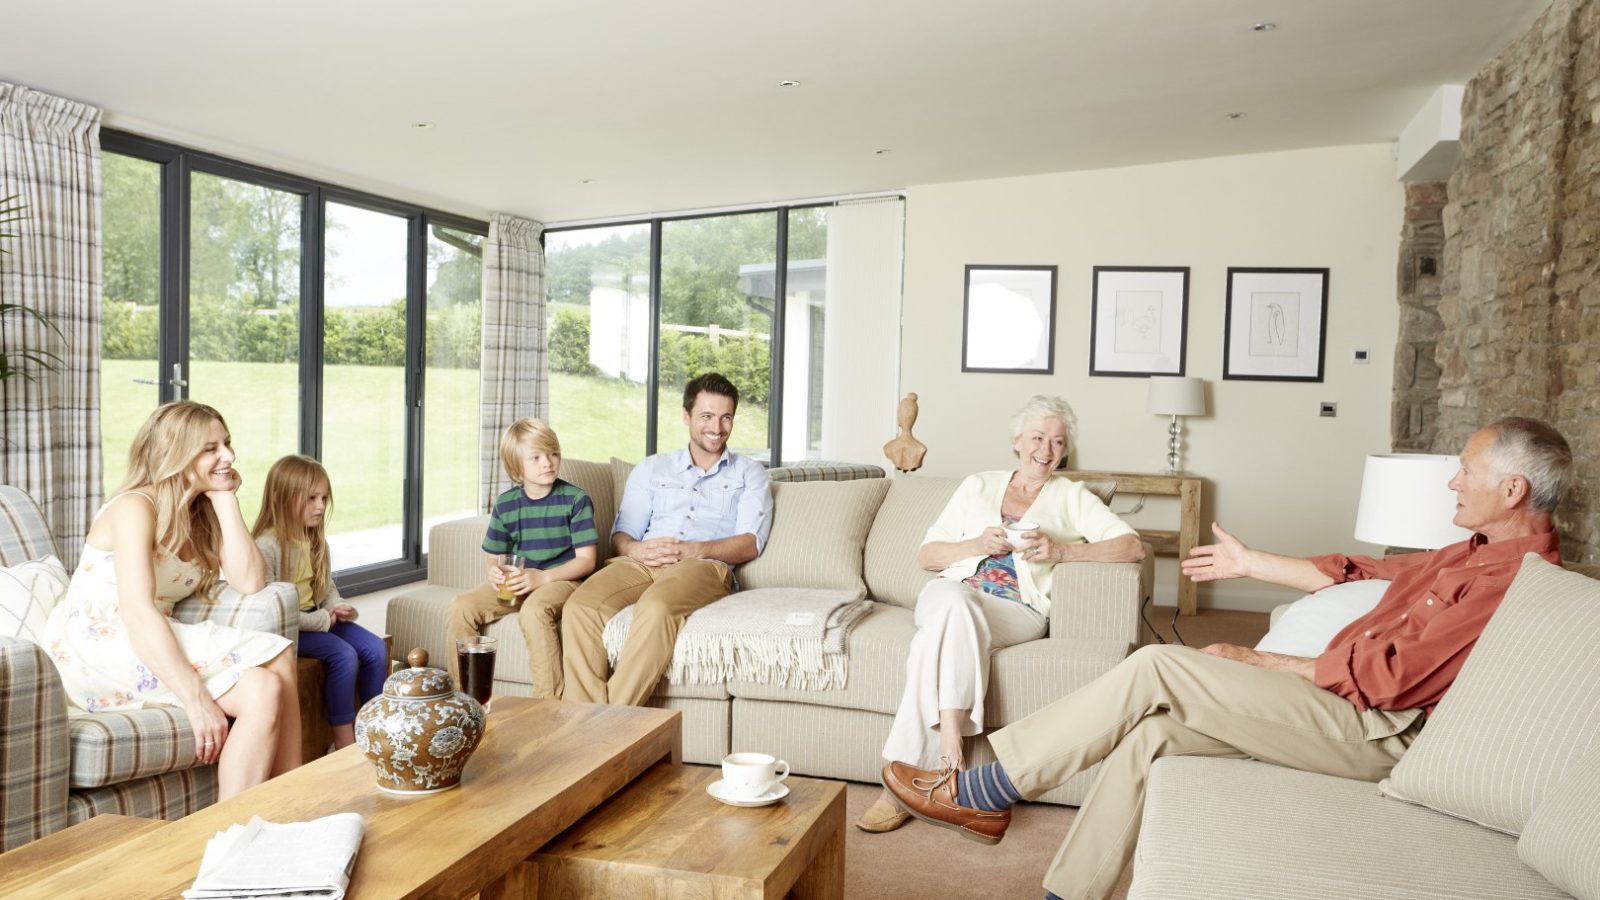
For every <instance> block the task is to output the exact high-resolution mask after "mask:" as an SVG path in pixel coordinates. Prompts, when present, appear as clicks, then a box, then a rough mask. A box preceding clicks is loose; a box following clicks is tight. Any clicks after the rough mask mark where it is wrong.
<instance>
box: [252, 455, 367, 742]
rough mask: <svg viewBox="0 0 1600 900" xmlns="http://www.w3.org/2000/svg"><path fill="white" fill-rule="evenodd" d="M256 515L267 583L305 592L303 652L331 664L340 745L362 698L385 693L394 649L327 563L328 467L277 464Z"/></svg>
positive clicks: (332, 720) (292, 459) (351, 730)
mask: <svg viewBox="0 0 1600 900" xmlns="http://www.w3.org/2000/svg"><path fill="white" fill-rule="evenodd" d="M262 494H263V496H262V498H261V514H260V515H259V516H257V517H256V527H255V529H254V531H253V532H252V533H253V534H254V535H255V539H256V546H257V547H258V548H260V550H261V557H262V559H264V560H265V561H266V567H267V580H268V581H289V582H293V583H294V586H295V590H297V591H299V593H300V650H299V653H300V655H301V656H308V657H310V658H312V659H320V660H322V662H323V664H324V665H325V666H327V668H328V679H327V682H326V684H325V685H324V696H325V698H326V702H327V706H328V724H329V725H332V726H333V745H334V747H336V748H338V747H346V746H349V745H350V744H352V743H354V742H355V721H356V708H357V704H356V702H355V701H356V698H357V696H359V697H360V703H366V702H367V701H368V700H371V699H372V698H373V697H376V696H378V695H379V694H381V693H383V682H384V679H385V678H387V677H388V675H389V659H388V656H389V653H388V649H387V648H386V647H385V646H384V643H383V639H382V638H380V637H378V636H377V635H375V634H373V633H372V632H370V631H368V630H366V629H365V628H362V627H361V626H360V625H357V624H356V623H355V618H356V610H355V607H353V606H351V605H350V604H348V603H345V602H344V598H343V597H341V596H339V588H338V587H336V586H335V585H334V583H333V576H332V574H331V571H332V570H331V567H330V566H329V564H328V541H327V538H326V537H324V536H323V531H322V522H323V518H324V517H325V516H326V515H327V512H328V507H329V506H330V505H331V504H332V503H333V491H332V489H331V488H330V487H329V485H328V473H327V470H325V469H323V468H322V464H321V463H319V462H317V461H316V460H314V459H312V458H311V457H309V456H285V457H284V458H282V459H280V460H278V461H277V462H275V463H273V464H272V468H271V469H270V470H268V472H267V483H266V486H265V487H264V488H263V489H262Z"/></svg>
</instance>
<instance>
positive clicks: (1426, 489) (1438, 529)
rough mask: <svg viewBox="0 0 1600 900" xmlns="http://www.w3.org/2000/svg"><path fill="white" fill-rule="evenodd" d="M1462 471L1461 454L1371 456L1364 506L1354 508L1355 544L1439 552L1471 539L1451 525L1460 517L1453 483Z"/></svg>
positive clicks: (1363, 487) (1365, 475) (1365, 477)
mask: <svg viewBox="0 0 1600 900" xmlns="http://www.w3.org/2000/svg"><path fill="white" fill-rule="evenodd" d="M1460 468H1461V458H1460V457H1458V456H1441V455H1437V454H1431V453H1374V454H1372V455H1370V456H1368V457H1367V468H1366V471H1365V472H1364V473H1363V474H1362V476H1361V503H1360V505H1359V506H1357V507H1356V532H1355V538H1356V540H1358V541H1365V542H1366V543H1369V544H1378V545H1380V546H1383V547H1404V548H1408V549H1415V550H1437V549H1439V548H1440V547H1445V546H1448V545H1450V544H1454V543H1457V542H1459V541H1464V540H1466V539H1467V538H1469V537H1471V536H1472V532H1471V531H1468V530H1467V529H1465V528H1462V527H1461V526H1459V525H1456V524H1455V523H1454V522H1453V521H1451V520H1452V519H1454V518H1455V514H1456V492H1455V491H1452V490H1451V489H1450V487H1449V484H1450V479H1451V478H1453V477H1454V476H1455V474H1456V472H1457V470H1459V469H1460Z"/></svg>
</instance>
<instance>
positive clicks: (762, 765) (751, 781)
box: [722, 753, 789, 799]
mask: <svg viewBox="0 0 1600 900" xmlns="http://www.w3.org/2000/svg"><path fill="white" fill-rule="evenodd" d="M788 777H789V764H788V763H786V762H784V761H783V760H781V759H778V758H776V757H774V756H769V755H768V754H765V753H730V754H728V755H727V756H724V757H723V758H722V787H723V789H724V790H725V791H727V792H728V794H730V795H732V796H734V797H739V798H743V799H751V798H754V797H759V796H761V795H762V794H765V793H766V792H767V791H770V790H772V786H773V785H775V784H777V783H778V782H780V781H782V780H784V779H785V778H788Z"/></svg>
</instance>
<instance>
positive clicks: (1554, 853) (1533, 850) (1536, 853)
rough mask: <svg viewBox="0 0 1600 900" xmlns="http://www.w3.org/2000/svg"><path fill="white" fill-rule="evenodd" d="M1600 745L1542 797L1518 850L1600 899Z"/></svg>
mask: <svg viewBox="0 0 1600 900" xmlns="http://www.w3.org/2000/svg"><path fill="white" fill-rule="evenodd" d="M1596 810H1600V747H1595V748H1593V749H1592V750H1591V751H1590V752H1589V755H1588V756H1586V757H1584V758H1583V760H1582V761H1580V762H1578V763H1577V764H1576V765H1574V766H1573V767H1572V768H1571V769H1570V770H1568V772H1567V777H1566V778H1564V779H1562V780H1561V783H1560V784H1559V785H1557V786H1556V789H1555V790H1553V791H1551V792H1550V794H1549V795H1548V796H1546V797H1545V798H1544V799H1543V800H1541V801H1539V805H1538V807H1537V808H1535V809H1534V811H1533V815H1532V816H1530V817H1529V818H1528V827H1527V829H1526V830H1525V831H1523V832H1522V838H1521V839H1520V840H1518V841H1517V855H1518V856H1519V857H1521V858H1522V861H1523V862H1525V863H1527V864H1528V865H1529V866H1531V867H1533V869H1534V870H1535V871H1537V872H1538V873H1539V874H1540V875H1543V876H1544V877H1545V878H1547V879H1549V881H1550V883H1551V884H1553V885H1555V886H1556V887H1558V888H1561V889H1562V890H1563V891H1566V892H1567V893H1569V894H1571V895H1573V896H1574V897H1577V898H1579V900H1600V814H1596Z"/></svg>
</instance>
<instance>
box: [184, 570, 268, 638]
mask: <svg viewBox="0 0 1600 900" xmlns="http://www.w3.org/2000/svg"><path fill="white" fill-rule="evenodd" d="M172 617H173V618H174V619H177V620H178V621H180V622H188V623H189V624H191V625H193V624H195V623H197V622H204V621H206V620H208V619H209V620H210V621H212V622H216V623H217V624H219V625H228V626H230V627H233V628H242V629H247V630H250V631H269V632H272V633H273V634H281V635H283V636H284V637H286V638H288V639H289V640H291V641H292V640H295V639H296V638H298V637H299V636H300V603H299V597H298V596H297V595H296V593H295V589H294V585H292V584H290V583H288V582H287V581H274V582H272V583H270V584H268V585H267V586H266V587H264V588H262V589H261V590H259V591H256V592H255V593H254V594H241V593H240V592H238V591H236V590H234V589H233V588H231V587H227V586H223V587H222V588H221V589H220V590H218V591H217V599H215V600H205V599H202V598H200V597H190V598H188V599H187V600H180V601H178V605H177V606H175V607H173V610H172Z"/></svg>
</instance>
